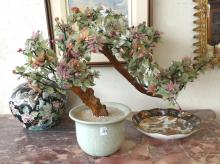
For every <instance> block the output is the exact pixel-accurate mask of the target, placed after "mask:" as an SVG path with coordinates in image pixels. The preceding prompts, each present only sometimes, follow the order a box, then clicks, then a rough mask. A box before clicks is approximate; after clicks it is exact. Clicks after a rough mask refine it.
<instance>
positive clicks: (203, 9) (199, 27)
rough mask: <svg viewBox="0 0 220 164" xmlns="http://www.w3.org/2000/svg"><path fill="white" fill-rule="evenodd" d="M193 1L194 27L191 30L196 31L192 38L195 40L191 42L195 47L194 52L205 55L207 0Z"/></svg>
mask: <svg viewBox="0 0 220 164" xmlns="http://www.w3.org/2000/svg"><path fill="white" fill-rule="evenodd" d="M193 2H195V6H194V9H195V10H196V12H195V14H194V16H195V17H196V19H195V20H194V21H193V22H194V24H195V25H196V27H195V28H194V29H193V31H194V32H195V33H196V34H195V35H194V38H195V39H196V42H195V43H194V44H193V45H194V46H195V47H196V49H195V50H194V53H196V54H198V55H206V53H207V33H208V30H207V29H208V28H207V27H208V15H207V14H208V0H193Z"/></svg>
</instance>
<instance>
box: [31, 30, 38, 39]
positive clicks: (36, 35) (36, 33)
mask: <svg viewBox="0 0 220 164" xmlns="http://www.w3.org/2000/svg"><path fill="white" fill-rule="evenodd" d="M39 34H40V33H39V31H37V32H34V31H33V32H32V36H31V38H32V39H33V40H36V39H38V37H39Z"/></svg>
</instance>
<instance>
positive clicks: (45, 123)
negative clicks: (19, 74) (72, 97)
mask: <svg viewBox="0 0 220 164" xmlns="http://www.w3.org/2000/svg"><path fill="white" fill-rule="evenodd" d="M65 102H66V97H65V95H63V94H61V93H58V92H53V93H50V94H49V93H47V92H45V91H43V92H41V93H38V92H35V91H34V90H33V89H32V88H31V87H29V86H28V84H27V83H24V84H21V85H19V86H18V87H17V88H16V89H15V91H14V92H13V93H12V96H11V99H10V101H9V107H10V109H11V112H12V114H13V115H14V117H16V118H17V119H18V120H19V121H20V122H22V123H23V126H24V127H25V128H27V129H29V130H45V129H48V128H51V127H52V126H54V125H56V124H57V123H58V122H59V121H60V118H61V116H62V114H63V112H64V109H65Z"/></svg>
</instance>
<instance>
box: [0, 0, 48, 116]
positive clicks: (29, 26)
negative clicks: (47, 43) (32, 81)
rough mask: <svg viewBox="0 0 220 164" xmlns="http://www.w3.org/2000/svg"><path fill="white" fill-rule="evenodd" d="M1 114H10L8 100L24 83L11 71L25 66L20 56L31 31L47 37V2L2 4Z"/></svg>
mask: <svg viewBox="0 0 220 164" xmlns="http://www.w3.org/2000/svg"><path fill="white" fill-rule="evenodd" d="M0 20H1V23H0V38H1V39H0V84H1V91H0V114H2V113H9V112H10V111H9V108H8V100H9V97H10V95H11V93H12V90H13V88H14V87H15V86H17V85H18V84H19V83H21V82H22V81H18V80H17V76H15V75H13V73H12V70H13V69H14V67H15V66H17V65H21V64H22V63H23V62H24V58H23V56H21V54H19V53H17V50H18V48H23V47H24V43H25V40H26V38H28V37H30V36H31V34H32V31H37V30H38V29H41V30H42V31H44V33H45V34H46V35H47V27H46V19H45V12H44V1H39V0H31V1H30V0H22V1H15V0H7V1H3V0H1V1H0Z"/></svg>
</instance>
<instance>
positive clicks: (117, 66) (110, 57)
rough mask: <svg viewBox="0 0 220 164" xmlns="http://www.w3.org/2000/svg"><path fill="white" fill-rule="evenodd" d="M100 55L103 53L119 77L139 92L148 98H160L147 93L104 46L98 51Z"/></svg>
mask: <svg viewBox="0 0 220 164" xmlns="http://www.w3.org/2000/svg"><path fill="white" fill-rule="evenodd" d="M100 52H101V53H103V54H104V55H105V56H106V57H107V58H108V60H109V61H110V63H111V64H112V65H113V66H114V68H115V69H116V70H117V71H118V72H119V73H121V75H123V76H124V78H126V79H127V80H128V81H129V82H130V83H131V84H132V85H133V86H134V87H135V88H136V89H137V90H138V91H139V92H141V93H143V94H146V95H148V96H152V97H158V98H161V97H162V96H161V95H153V94H152V93H151V92H149V91H148V90H147V89H146V88H144V86H143V85H141V84H140V83H139V82H138V81H137V80H136V79H135V78H134V77H133V76H132V75H131V74H130V73H129V72H128V70H127V69H126V68H125V67H124V66H123V64H122V63H120V62H119V61H118V60H117V58H116V57H115V56H114V55H113V54H112V51H111V50H110V49H109V48H108V47H107V46H104V47H103V50H102V51H100Z"/></svg>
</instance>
